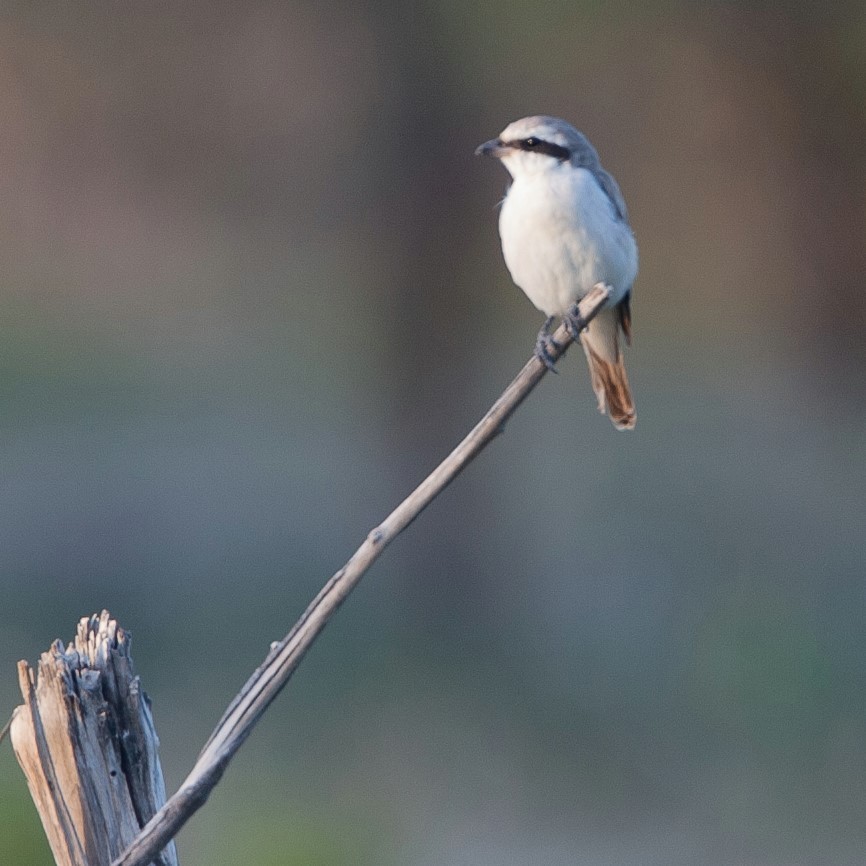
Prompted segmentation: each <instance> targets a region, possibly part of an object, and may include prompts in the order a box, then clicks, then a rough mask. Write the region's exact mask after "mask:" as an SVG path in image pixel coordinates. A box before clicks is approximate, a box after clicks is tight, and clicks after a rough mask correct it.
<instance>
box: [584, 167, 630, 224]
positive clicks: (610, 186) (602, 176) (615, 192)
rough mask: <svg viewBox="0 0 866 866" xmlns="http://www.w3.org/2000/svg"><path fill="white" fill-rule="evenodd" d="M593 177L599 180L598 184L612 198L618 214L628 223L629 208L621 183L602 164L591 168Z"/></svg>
mask: <svg viewBox="0 0 866 866" xmlns="http://www.w3.org/2000/svg"><path fill="white" fill-rule="evenodd" d="M590 170H591V171H592V174H593V177H594V178H595V179H596V180H597V181H598V185H599V186H600V187H601V188H602V189H603V190H604V192H605V195H606V196H607V197H608V198H609V199H610V201H611V204H613V206H614V209H615V210H616V213H617V216H619V218H620V219H621V220H622V221H623V222H624V223H628V210H627V209H626V206H625V199H624V198H623V197H622V193H621V192H620V190H619V184H618V183H617V182H616V181H615V180H614V179H613V175H612V174H608V172H606V171H605V170H604V169H603V168H602V167H601V166H600V165H599V166H596V167H593V168H592V169H590Z"/></svg>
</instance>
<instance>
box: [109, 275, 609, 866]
mask: <svg viewBox="0 0 866 866" xmlns="http://www.w3.org/2000/svg"><path fill="white" fill-rule="evenodd" d="M609 297H610V290H609V289H608V288H607V287H605V286H604V285H603V284H601V283H599V284H598V285H596V286H595V287H594V288H593V289H592V291H590V292H589V294H587V295H586V297H584V298H583V299H582V300H581V301H580V303H579V304H578V305H577V308H578V309H577V312H579V313H580V316H581V318H582V319H583V320H584V322H587V323H588V322H590V321H591V320H592V319H593V318H594V317H595V315H596V314H597V313H598V312H599V311H600V310H601V308H602V307H603V306H604V304H605V302H606V301H607V299H608V298H609ZM553 336H554V340H555V341H556V343H557V344H558V345H559V347H560V348H558V349H555V348H553V347H551V352H550V354H551V357H552V358H553V359H554V360H557V359H558V358H560V357H561V356H562V355H563V354H564V353H565V351H566V349H568V347H569V346H570V345H571V343H572V342H574V339H573V337H572V336H571V334H570V333H569V332H568V330H567V329H566V327H565V326H564V325H560V326H559V328H558V329H557V331H556V333H555V334H554V335H553ZM546 372H547V368H546V367H545V365H544V364H543V363H542V362H541V361H540V360H538V358H536V357H533V358H531V359H530V360H529V361H528V362H527V363H526V364H525V365H524V367H523V369H522V370H521V371H520V372H519V373H518V374H517V376H516V378H515V379H514V381H512V383H511V384H510V385H509V386H508V387H507V388H506V389H505V391H504V392H503V393H502V396H501V397H500V398H499V399H498V400H497V401H496V402H495V403H494V404H493V406H491V407H490V409H489V410H488V412H487V414H486V415H485V416H484V417H483V418H482V419H481V420H480V421H479V422H478V424H476V425H475V427H474V428H473V429H472V431H471V432H470V433H469V435H468V436H467V437H466V438H465V439H464V440H463V441H462V442H461V443H460V444H459V445H458V446H457V447H456V448H455V449H454V450H453V451H452V452H451V453H450V454H449V455H448V456H447V457H446V458H445V459H444V460H443V461H442V462H441V463H440V464H439V466H437V467H436V469H434V470H433V472H431V473H430V475H428V476H427V478H425V479H424V481H422V482H421V484H419V485H418V487H416V488H415V490H414V491H413V492H412V493H410V494H409V496H407V497H406V499H404V500H403V502H401V503H400V504H399V505H398V506H397V507H396V508H395V509H394V510H393V511H392V512H391V513H390V514H389V515H388V517H386V518H385V520H383V521H382V523H380V524H379V525H378V526H377V527H376V528H375V529H373V530H372V531H371V532H370V533H369V535H368V536H367V538H366V539H365V540H364V542H363V544H362V545H361V546H360V547H359V548H358V549H357V550H356V551H355V553H354V554H353V555H352V558H351V559H350V560H349V561H348V562H347V563H346V564H345V565H344V566H343V567H342V568H341V569H340V570H339V571H338V572H337V573H336V574H335V575H334V576H333V577H332V578H331V579H330V580H329V581H328V582H327V583H326V584H325V585H324V586H323V587H322V589H321V590H320V591H319V594H318V595H317V596H316V597H315V598H314V599H313V601H312V602H311V603H310V605H309V607H308V608H307V609H306V610H305V611H304V613H303V615H302V616H301V618H300V619H299V620H298V621H297V622H296V623H295V625H294V627H293V628H292V630H291V631H290V632H289V633H288V634H287V635H286V636H285V637H284V638H283V639H282V640H281V641H279V642H278V643H275V644H273V645H272V647H271V651H270V652H269V653H268V656H267V658H266V659H265V660H264V661H263V662H262V664H261V665H260V666H259V667H258V668H257V669H256V671H255V672H254V673H253V675H252V676H251V677H250V678H249V680H247V682H246V684H245V685H244V687H243V688H242V689H241V691H240V693H239V694H238V695H237V697H235V699H234V700H233V701H232V702H231V704H230V705H229V707H228V709H227V710H226V711H225V713H224V714H223V717H222V719H220V721H219V724H218V725H217V726H216V728H215V729H214V732H213V733H212V734H211V735H210V739H208V741H207V743H205V746H204V748H203V749H202V751H201V754H200V755H199V757H198V760H197V761H196V762H195V766H194V767H193V768H192V771H191V772H190V774H189V776H187V778H186V779H185V780H184V782H183V783H182V784H181V786H180V788H179V789H178V791H177V792H176V793H175V794H174V796H172V797H171V798H170V799H169V800H168V802H166V804H165V805H164V806H163V807H162V808H161V809H160V810H159V811H158V812H157V813H156V815H154V817H153V818H152V819H151V820H150V821H149V822H148V823H147V824H146V825H145V827H144V828H143V830H142V831H141V833H140V834H139V836H138V838H137V839H136V840H135V841H134V842H133V843H132V844H131V845H130V846H129V848H128V849H127V850H126V851H125V852H124V853H123V854H122V855H121V856H120V857H119V858H118V859H117V860H115V861H114V863H113V864H112V866H147V864H149V863H150V862H151V861H152V860H153V859H154V858H155V857H156V856H157V854H159V852H160V851H161V850H162V849H163V848H164V847H165V846H166V845H167V844H168V843H169V842H170V841H171V840H172V839H173V838H174V836H175V835H176V834H177V832H178V830H180V828H181V827H182V826H183V825H184V824H185V823H186V822H187V820H189V818H190V817H191V816H192V814H193V813H194V812H196V811H197V810H198V809H199V808H200V807H201V806H202V805H203V804H204V802H205V801H206V800H207V798H208V796H209V795H210V792H211V791H212V790H213V788H214V787H215V786H216V784H217V782H219V780H220V778H221V777H222V774H223V772H224V771H225V769H226V767H227V766H228V763H229V761H230V760H231V759H232V758H233V757H234V755H235V752H237V750H238V749H239V748H240V747H241V746H242V745H243V743H244V741H245V740H246V738H247V737H248V736H249V734H250V732H251V731H252V729H253V727H254V726H255V725H256V723H257V722H258V721H259V719H260V718H261V717H262V715H263V714H264V712H265V710H266V709H267V708H268V706H270V704H271V702H272V701H273V700H274V698H275V697H276V696H277V695H278V694H279V693H280V691H281V689H282V688H283V686H285V684H286V683H287V682H288V680H289V678H290V677H291V675H292V674H293V673H294V672H295V668H297V666H298V665H299V664H300V663H301V660H302V659H303V657H304V655H305V653H306V652H307V650H308V649H309V648H310V646H311V645H312V643H313V641H314V640H315V639H316V638H317V637H318V636H319V634H320V633H321V631H322V629H323V628H324V627H325V626H326V625H327V623H328V620H330V618H331V617H332V616H333V615H334V613H336V611H337V609H338V608H339V607H340V605H341V604H342V603H343V602H344V601H345V599H346V597H347V596H348V595H349V593H350V592H351V591H352V590H353V589H354V588H355V586H357V584H358V582H359V581H360V580H361V578H362V577H363V576H364V574H365V572H366V571H367V569H368V568H370V566H371V565H372V564H373V563H374V562H375V561H376V560H377V559H378V558H379V556H380V555H381V553H382V551H383V550H384V549H385V548H386V547H387V546H388V545H389V544H390V543H391V542H392V541H393V540H394V539H395V538H396V537H397V536H398V535H399V534H400V533H401V532H402V531H403V530H404V529H405V528H406V527H407V526H408V525H409V524H410V523H411V522H412V521H413V520H414V519H415V518H416V517H417V516H418V515H419V514H420V513H421V512H422V511H423V510H424V509H425V508H426V507H427V505H429V504H430V502H432V501H433V499H435V498H436V496H438V495H439V494H440V493H441V492H442V491H443V490H444V489H445V488H446V487H447V486H448V484H449V483H450V482H451V481H452V480H453V479H454V478H455V477H456V476H457V475H459V474H460V472H462V471H463V469H465V468H466V466H467V465H468V464H469V463H470V462H471V461H472V460H473V459H474V458H475V457H476V456H477V455H478V454H479V453H480V452H481V450H482V449H483V448H484V447H485V446H486V445H487V444H488V443H489V442H490V441H491V440H492V439H493V438H494V437H495V436H496V435H497V434H498V433H500V432H502V429H503V426H504V424H505V422H506V421H507V420H508V419H509V418H510V417H511V415H512V414H513V413H514V411H515V410H516V409H517V407H518V406H519V405H520V404H521V403H522V402H523V401H524V400H525V399H526V398H527V397H528V396H529V394H530V392H531V391H532V389H533V388H534V387H535V386H536V385H537V384H538V383H539V382H540V381H541V379H542V378H543V377H544V375H545V373H546Z"/></svg>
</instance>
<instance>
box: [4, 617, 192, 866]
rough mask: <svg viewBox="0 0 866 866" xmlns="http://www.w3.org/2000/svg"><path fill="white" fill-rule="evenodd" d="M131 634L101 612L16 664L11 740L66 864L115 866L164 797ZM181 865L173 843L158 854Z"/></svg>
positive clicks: (162, 864) (59, 859) (159, 860)
mask: <svg viewBox="0 0 866 866" xmlns="http://www.w3.org/2000/svg"><path fill="white" fill-rule="evenodd" d="M129 645H130V636H129V635H128V634H127V633H126V632H125V631H124V630H123V629H122V628H121V627H120V626H119V625H118V624H117V622H116V621H115V620H113V619H111V617H110V616H109V614H108V611H103V612H102V614H101V615H99V616H96V615H94V616H91V617H86V618H84V619H82V620H81V621H80V622H79V623H78V633H77V634H76V636H75V640H74V641H73V642H72V643H71V644H70V645H69V646H68V647H67V648H66V649H65V650H64V648H63V644H62V643H61V642H60V641H55V642H54V644H53V645H52V646H51V648H50V649H49V650H48V651H47V652H44V653H42V656H41V657H40V659H39V665H38V674H37V676H36V677H35V678H34V674H33V669H32V668H31V667H30V665H29V664H28V663H27V662H25V661H22V662H19V663H18V678H19V682H20V685H21V694H22V696H23V698H24V705H23V706H20V707H18V708H17V709H16V710H15V714H14V716H13V719H12V724H11V727H10V731H9V733H10V737H11V740H12V746H13V748H14V750H15V757H16V758H17V759H18V763H19V764H20V765H21V768H22V769H23V770H24V775H25V776H26V777H27V784H28V786H29V788H30V794H31V796H32V797H33V801H34V803H35V804H36V808H37V809H38V811H39V816H40V818H41V819H42V826H43V827H44V829H45V833H46V835H47V836H48V842H49V844H50V845H51V851H52V853H53V854H54V859H55V862H56V863H57V864H58V866H110V864H111V862H112V860H114V859H115V858H116V857H118V856H119V855H120V854H121V853H122V852H123V851H124V849H125V848H126V847H127V846H128V845H129V844H130V843H131V842H132V840H133V839H135V837H136V836H137V835H138V834H139V832H140V830H141V828H142V827H143V826H144V825H145V824H146V823H147V822H148V821H149V820H150V819H151V818H152V817H153V815H154V814H155V813H156V812H157V810H158V809H159V808H160V806H162V804H163V803H164V802H165V785H164V783H163V778H162V769H161V767H160V765H159V758H158V755H157V751H158V748H159V740H158V738H157V736H156V729H155V728H154V725H153V718H152V716H151V713H150V702H149V701H148V698H147V696H146V695H145V693H144V691H143V690H142V688H141V682H140V681H139V678H138V677H137V676H136V675H135V672H134V670H133V667H132V658H131V656H130V652H129ZM153 862H154V863H155V864H158V866H177V862H178V861H177V853H176V851H175V847H174V843H173V842H172V843H170V844H169V845H168V846H167V847H166V848H165V849H164V850H163V851H162V853H161V854H160V855H158V856H157V857H156V859H154V861H153Z"/></svg>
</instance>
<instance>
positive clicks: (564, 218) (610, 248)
mask: <svg viewBox="0 0 866 866" xmlns="http://www.w3.org/2000/svg"><path fill="white" fill-rule="evenodd" d="M475 153H476V155H483V156H490V157H494V158H495V159H498V160H499V161H500V162H501V163H502V165H503V166H505V168H506V169H507V170H508V172H509V174H510V175H511V184H510V186H509V188H508V191H507V192H506V194H505V198H504V200H503V202H502V208H501V210H500V213H499V235H500V238H501V241H502V254H503V257H504V258H505V264H506V266H507V268H508V271H509V273H510V274H511V278H512V280H513V281H514V282H515V283H516V284H517V285H518V286H519V287H520V288H521V289H522V290H523V291H524V293H525V294H526V296H527V297H528V298H529V300H530V301H531V302H532V303H533V304H534V305H535V306H536V307H537V308H538V309H539V310H540V311H541V312H542V313H544V315H545V316H546V317H547V318H546V319H545V322H544V324H543V325H542V327H541V330H540V331H539V332H538V338H537V340H536V344H535V354H536V355H537V356H538V358H539V359H540V360H541V361H542V362H543V363H544V364H545V365H546V366H547V367H548V369H551V370H553V369H554V359H553V357H552V355H551V349H552V348H556V349H559V348H561V347H560V346H559V345H558V344H556V343H555V342H554V340H553V337H552V335H551V328H552V325H553V323H554V321H555V320H556V318H557V317H559V318H562V320H563V322H564V324H565V325H566V327H567V328H568V329H569V331H570V332H571V333H572V335H573V336H574V337H575V339H578V338H579V340H580V342H581V344H582V345H583V350H584V353H585V354H586V360H587V363H588V364H589V371H590V377H591V380H592V387H593V390H594V391H595V395H596V398H597V400H598V408H599V411H600V412H601V413H602V414H604V413H607V415H608V416H609V417H610V419H611V421H612V422H613V424H614V426H615V427H616V428H617V429H619V430H630V429H632V428H633V427H634V426H635V422H636V420H637V414H636V412H635V407H634V400H633V399H632V394H631V388H630V387H629V383H628V376H627V375H626V370H625V363H624V359H623V353H622V347H621V344H620V332H621V333H622V336H623V337H624V338H625V341H626V342H627V343H628V344H631V330H632V329H631V292H632V284H633V283H634V280H635V277H636V276H637V269H638V252H637V243H636V241H635V238H634V234H633V233H632V230H631V225H630V224H629V220H628V211H627V209H626V205H625V200H624V199H623V196H622V193H621V192H620V188H619V186H618V184H617V182H616V181H615V180H614V178H613V176H612V175H611V174H609V173H608V172H607V171H605V170H604V168H602V166H601V162H600V160H599V158H598V153H597V152H596V150H595V148H594V147H593V146H592V145H591V144H590V142H589V140H588V139H587V138H586V136H585V135H584V134H583V133H581V132H578V130H577V129H575V128H574V127H573V126H572V125H571V124H570V123H567V122H566V121H565V120H562V119H560V118H558V117H551V116H549V115H534V116H532V117H524V118H521V119H520V120H515V121H514V122H513V123H510V124H509V125H508V126H506V127H505V129H504V130H502V132H501V133H500V134H499V136H498V137H497V138H494V139H492V140H491V141H487V142H485V143H484V144H482V145H480V146H479V147H478V148H476V150H475ZM598 283H603V284H605V285H606V286H607V287H608V289H609V290H610V297H609V298H608V300H607V303H606V305H605V307H604V308H603V309H602V310H601V312H599V313H598V314H597V315H596V316H595V318H593V319H592V321H591V322H590V323H589V325H587V324H586V322H584V321H583V320H582V319H580V318H579V315H578V314H577V311H576V308H575V307H574V305H575V304H576V303H577V302H578V301H579V300H580V299H581V298H582V297H584V296H585V295H586V294H587V293H588V292H589V291H590V290H591V289H592V288H593V287H594V286H595V285H596V284H598Z"/></svg>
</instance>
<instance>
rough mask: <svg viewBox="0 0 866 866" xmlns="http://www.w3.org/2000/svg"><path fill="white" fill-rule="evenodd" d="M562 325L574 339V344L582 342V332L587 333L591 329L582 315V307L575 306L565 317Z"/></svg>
mask: <svg viewBox="0 0 866 866" xmlns="http://www.w3.org/2000/svg"><path fill="white" fill-rule="evenodd" d="M562 323H563V324H564V325H565V328H566V330H567V331H568V333H569V334H571V336H572V337H573V338H574V342H575V343H577V342H579V341H580V332H581V331H585V330H586V329H587V328H588V327H589V322H587V321H586V320H585V319H584V318H583V316H581V315H580V307H578V306H577V304H575V305H574V306H573V307H572V308H571V309H570V310H569V311H568V312H567V313H566V314H565V315H564V316H563V317H562Z"/></svg>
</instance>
